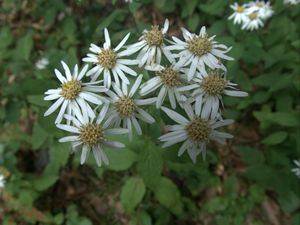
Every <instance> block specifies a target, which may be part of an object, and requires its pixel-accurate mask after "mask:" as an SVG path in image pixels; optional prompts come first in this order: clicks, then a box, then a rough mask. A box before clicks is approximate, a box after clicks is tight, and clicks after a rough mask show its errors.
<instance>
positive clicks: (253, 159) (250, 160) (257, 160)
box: [237, 146, 264, 165]
mask: <svg viewBox="0 0 300 225" xmlns="http://www.w3.org/2000/svg"><path fill="white" fill-rule="evenodd" d="M237 152H238V153H239V155H240V156H241V157H242V159H243V160H244V161H245V162H246V163H247V164H249V165H259V164H263V162H264V155H263V154H262V152H260V151H259V150H256V149H255V148H250V147H244V146H240V147H238V149H237Z"/></svg>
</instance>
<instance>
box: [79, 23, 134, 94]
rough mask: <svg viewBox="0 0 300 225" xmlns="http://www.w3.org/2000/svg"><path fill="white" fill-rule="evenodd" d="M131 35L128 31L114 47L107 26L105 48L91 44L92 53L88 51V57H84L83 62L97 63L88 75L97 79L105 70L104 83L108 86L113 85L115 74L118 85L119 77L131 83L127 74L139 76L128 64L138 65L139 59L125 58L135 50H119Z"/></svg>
mask: <svg viewBox="0 0 300 225" xmlns="http://www.w3.org/2000/svg"><path fill="white" fill-rule="evenodd" d="M129 35H130V33H128V34H127V35H126V36H125V37H124V38H123V40H122V41H121V42H120V43H119V44H118V45H117V46H116V47H115V48H112V47H111V40H110V37H109V33H108V30H107V29H106V28H105V29H104V37H105V43H104V44H103V48H100V47H98V46H97V45H95V44H91V45H90V49H89V50H90V51H91V52H92V53H88V54H87V57H85V58H83V59H82V61H83V62H90V63H94V64H95V66H94V67H93V68H91V69H90V70H89V71H88V72H87V74H86V75H87V76H92V80H93V81H95V80H96V79H97V78H98V77H99V75H100V74H101V73H102V72H103V74H104V78H103V79H104V85H105V86H106V87H108V88H109V87H110V86H111V80H112V78H111V76H113V78H114V81H115V83H116V84H117V85H120V80H119V78H120V79H121V80H122V81H123V82H124V83H126V84H129V80H128V78H127V77H126V74H129V75H131V76H137V73H136V72H135V71H134V70H132V69H131V68H129V67H128V65H136V64H137V60H130V59H126V58H123V57H124V56H128V55H131V54H133V53H134V51H132V50H128V49H125V50H123V51H119V50H120V49H121V48H122V47H123V46H124V44H125V43H126V41H127V39H128V38H129ZM118 51H119V52H118Z"/></svg>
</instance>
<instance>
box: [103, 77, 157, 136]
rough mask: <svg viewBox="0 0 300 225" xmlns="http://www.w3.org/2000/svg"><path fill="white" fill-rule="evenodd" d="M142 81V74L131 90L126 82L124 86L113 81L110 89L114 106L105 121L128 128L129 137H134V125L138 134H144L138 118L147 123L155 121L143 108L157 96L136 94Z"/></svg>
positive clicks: (109, 94) (109, 92)
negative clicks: (139, 95)
mask: <svg viewBox="0 0 300 225" xmlns="http://www.w3.org/2000/svg"><path fill="white" fill-rule="evenodd" d="M141 82H142V75H140V76H139V77H138V78H137V79H136V81H135V83H134V84H133V85H132V87H131V90H130V91H128V87H127V85H126V84H125V83H122V88H121V87H119V86H118V85H116V84H115V83H113V85H112V87H113V90H114V92H113V91H108V92H107V95H108V96H110V98H111V103H112V107H111V109H110V111H109V112H108V118H107V120H106V122H105V124H106V123H109V124H114V126H120V125H121V123H122V124H123V127H125V128H128V136H129V139H130V140H131V139H132V132H133V127H134V129H135V131H136V132H137V134H138V135H141V134H142V129H141V127H140V125H139V122H138V120H142V121H144V122H146V123H154V122H155V120H154V118H153V117H152V116H151V115H150V114H149V113H147V112H146V111H145V110H143V109H142V108H141V106H144V105H150V104H153V103H154V102H155V101H156V98H148V99H138V98H136V97H135V96H134V95H135V94H136V92H137V90H138V88H139V86H140V84H141Z"/></svg>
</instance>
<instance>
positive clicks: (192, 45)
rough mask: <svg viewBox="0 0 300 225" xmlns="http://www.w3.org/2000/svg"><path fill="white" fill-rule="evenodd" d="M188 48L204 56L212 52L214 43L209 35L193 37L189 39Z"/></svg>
mask: <svg viewBox="0 0 300 225" xmlns="http://www.w3.org/2000/svg"><path fill="white" fill-rule="evenodd" d="M187 44H188V45H187V49H188V50H190V51H191V52H192V53H193V54H195V55H197V56H203V55H205V54H207V53H209V52H210V50H211V49H212V45H211V43H210V41H209V40H208V38H207V37H197V36H195V37H193V39H191V40H190V41H187Z"/></svg>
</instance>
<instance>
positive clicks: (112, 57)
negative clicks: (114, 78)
mask: <svg viewBox="0 0 300 225" xmlns="http://www.w3.org/2000/svg"><path fill="white" fill-rule="evenodd" d="M116 62H117V54H116V53H115V52H114V50H112V49H102V51H101V52H100V53H99V55H98V63H99V64H100V65H101V66H102V67H104V68H105V69H112V68H113V67H114V66H115V65H116Z"/></svg>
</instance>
